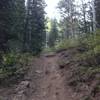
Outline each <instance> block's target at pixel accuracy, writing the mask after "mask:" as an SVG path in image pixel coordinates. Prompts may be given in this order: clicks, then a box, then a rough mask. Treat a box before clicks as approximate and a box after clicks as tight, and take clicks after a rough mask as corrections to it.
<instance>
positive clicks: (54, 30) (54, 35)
mask: <svg viewBox="0 0 100 100" xmlns="http://www.w3.org/2000/svg"><path fill="white" fill-rule="evenodd" d="M57 24H58V23H57V20H56V19H52V20H51V29H50V32H49V39H48V45H49V47H54V46H55V43H56V41H57V39H58V26H57Z"/></svg>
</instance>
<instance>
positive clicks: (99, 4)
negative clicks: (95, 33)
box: [95, 0, 100, 28]
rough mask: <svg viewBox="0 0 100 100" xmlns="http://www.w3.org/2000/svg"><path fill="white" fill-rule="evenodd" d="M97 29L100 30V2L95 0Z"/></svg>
mask: <svg viewBox="0 0 100 100" xmlns="http://www.w3.org/2000/svg"><path fill="white" fill-rule="evenodd" d="M95 10H96V22H97V28H100V0H95Z"/></svg>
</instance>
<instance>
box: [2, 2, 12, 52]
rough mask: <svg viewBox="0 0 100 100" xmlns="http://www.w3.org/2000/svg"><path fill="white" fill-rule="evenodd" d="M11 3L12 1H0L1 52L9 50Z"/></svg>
mask: <svg viewBox="0 0 100 100" xmlns="http://www.w3.org/2000/svg"><path fill="white" fill-rule="evenodd" d="M10 2H11V0H0V51H6V50H7V49H8V46H7V42H8V38H9V26H10Z"/></svg>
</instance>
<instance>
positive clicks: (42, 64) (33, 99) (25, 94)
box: [0, 51, 90, 100]
mask: <svg viewBox="0 0 100 100" xmlns="http://www.w3.org/2000/svg"><path fill="white" fill-rule="evenodd" d="M65 54H66V55H65ZM61 55H64V56H65V57H67V60H68V61H69V62H68V63H67V64H66V66H67V67H66V69H67V70H65V69H64V67H63V66H59V65H58V63H59V61H60V60H61ZM70 59H71V57H70V56H69V51H67V52H66V53H65V52H64V53H63V52H62V53H58V54H54V55H52V56H50V55H49V56H47V55H46V56H45V55H44V56H43V55H42V56H41V57H39V58H36V59H34V60H33V61H32V63H31V64H30V66H29V67H30V70H29V71H28V74H27V75H26V76H25V78H24V80H23V81H21V82H20V83H19V84H17V85H14V86H11V87H8V88H0V100H85V99H81V97H82V95H81V94H79V93H76V92H75V91H73V89H72V88H71V87H70V86H69V85H68V83H69V78H70V76H71V74H72V72H71V71H72V70H71V69H70V68H69V65H70V64H71V63H70ZM72 64H73V62H72ZM86 100H88V99H86ZM89 100H90V99H89Z"/></svg>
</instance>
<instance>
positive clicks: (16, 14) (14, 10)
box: [9, 0, 25, 51]
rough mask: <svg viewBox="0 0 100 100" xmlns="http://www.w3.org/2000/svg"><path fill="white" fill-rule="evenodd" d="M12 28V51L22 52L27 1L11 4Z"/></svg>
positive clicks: (17, 0)
mask: <svg viewBox="0 0 100 100" xmlns="http://www.w3.org/2000/svg"><path fill="white" fill-rule="evenodd" d="M10 10H11V16H10V17H11V27H10V36H11V39H10V40H9V47H10V50H14V51H22V44H23V36H24V28H25V27H24V24H25V0H13V1H12V3H11V8H10Z"/></svg>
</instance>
